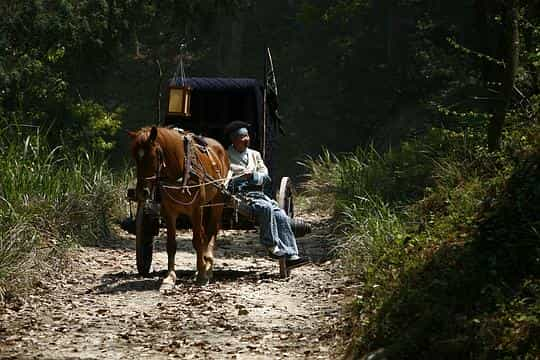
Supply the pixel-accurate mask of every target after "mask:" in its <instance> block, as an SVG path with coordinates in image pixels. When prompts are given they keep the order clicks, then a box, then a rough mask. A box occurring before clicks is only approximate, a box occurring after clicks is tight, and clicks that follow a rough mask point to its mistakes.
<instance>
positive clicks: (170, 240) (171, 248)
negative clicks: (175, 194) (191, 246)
mask: <svg viewBox="0 0 540 360" xmlns="http://www.w3.org/2000/svg"><path fill="white" fill-rule="evenodd" d="M166 221H167V257H168V261H167V276H165V278H164V279H163V282H162V283H161V288H160V290H171V289H173V288H174V285H175V284H176V272H175V256H176V216H174V215H168V216H167V218H166Z"/></svg>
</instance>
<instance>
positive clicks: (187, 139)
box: [182, 135, 191, 186]
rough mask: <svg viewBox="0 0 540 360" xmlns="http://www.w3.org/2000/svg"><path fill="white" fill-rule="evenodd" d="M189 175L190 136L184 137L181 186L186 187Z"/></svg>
mask: <svg viewBox="0 0 540 360" xmlns="http://www.w3.org/2000/svg"><path fill="white" fill-rule="evenodd" d="M190 175H191V136H189V135H186V136H184V180H183V182H182V186H186V185H187V183H188V181H189V177H190Z"/></svg>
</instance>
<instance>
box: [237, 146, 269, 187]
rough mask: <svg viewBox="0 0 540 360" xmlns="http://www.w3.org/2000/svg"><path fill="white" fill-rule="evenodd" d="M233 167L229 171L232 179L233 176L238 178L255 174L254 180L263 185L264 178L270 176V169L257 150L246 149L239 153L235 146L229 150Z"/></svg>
mask: <svg viewBox="0 0 540 360" xmlns="http://www.w3.org/2000/svg"><path fill="white" fill-rule="evenodd" d="M227 153H228V154H229V160H230V162H231V167H230V170H229V176H228V178H229V179H230V178H231V177H232V176H238V175H242V174H245V173H253V180H254V181H255V182H256V183H257V184H258V185H261V184H262V182H263V178H264V177H265V176H268V168H267V167H266V165H265V164H264V161H263V159H262V156H261V153H260V152H258V151H257V150H253V149H250V148H246V150H245V151H243V152H238V151H236V149H235V148H234V146H232V145H231V146H229V148H228V149H227Z"/></svg>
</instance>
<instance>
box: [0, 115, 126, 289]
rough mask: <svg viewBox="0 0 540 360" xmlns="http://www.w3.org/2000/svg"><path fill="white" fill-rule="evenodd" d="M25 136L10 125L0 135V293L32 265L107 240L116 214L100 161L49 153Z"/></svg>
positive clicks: (113, 189) (114, 187) (114, 193)
mask: <svg viewBox="0 0 540 360" xmlns="http://www.w3.org/2000/svg"><path fill="white" fill-rule="evenodd" d="M25 131H26V130H25V128H24V127H20V126H12V127H10V128H9V129H8V130H5V131H4V133H3V134H1V135H0V137H1V142H0V144H2V145H0V147H1V149H0V154H1V155H0V169H1V171H0V184H1V187H0V202H1V204H2V206H0V288H3V289H4V290H3V291H1V290H0V294H3V293H5V289H13V288H15V287H17V282H16V281H15V280H17V279H18V278H21V277H23V276H22V275H21V273H24V270H25V269H28V268H29V267H31V266H32V263H41V264H42V265H43V264H44V263H46V262H47V261H48V260H47V261H45V262H43V261H41V260H40V259H49V260H50V259H54V258H56V257H57V256H56V255H57V254H59V253H61V252H62V249H65V248H67V247H69V246H71V245H73V244H80V243H84V244H95V243H96V242H97V241H99V240H100V239H105V238H108V237H110V236H111V232H110V220H111V217H112V216H113V215H114V213H115V212H117V211H120V210H119V209H118V204H119V203H121V201H120V199H119V196H120V195H119V194H120V193H121V192H120V191H118V187H119V184H118V183H117V182H116V181H115V180H114V178H113V176H112V175H111V173H110V171H109V170H108V168H107V166H106V163H105V161H103V160H99V158H98V157H96V156H92V155H90V154H88V153H85V152H80V151H67V150H66V148H64V147H62V146H57V147H54V148H50V147H49V146H48V145H47V144H46V142H45V140H44V137H43V136H41V134H40V133H39V131H37V130H35V129H34V134H26V135H25ZM26 132H28V131H26ZM52 255H55V256H52ZM51 256H52V257H51ZM52 263H54V262H52ZM33 271H34V272H35V269H33ZM15 273H17V274H18V276H17V278H15V277H14V276H13V275H14V274H15Z"/></svg>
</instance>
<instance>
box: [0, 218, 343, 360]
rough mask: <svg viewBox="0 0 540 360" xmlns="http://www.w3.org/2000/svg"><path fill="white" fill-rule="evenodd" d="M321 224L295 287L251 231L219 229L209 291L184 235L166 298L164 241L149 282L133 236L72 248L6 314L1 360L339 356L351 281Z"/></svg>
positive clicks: (0, 325)
mask: <svg viewBox="0 0 540 360" xmlns="http://www.w3.org/2000/svg"><path fill="white" fill-rule="evenodd" d="M312 220H313V219H312ZM316 222H317V223H318V224H323V225H319V226H316V227H315V229H314V232H313V233H312V234H310V235H308V236H306V237H304V238H301V239H299V240H298V242H299V247H300V249H301V252H302V253H304V254H307V255H309V256H310V257H311V258H312V259H313V263H312V264H310V265H307V266H304V267H301V268H298V269H295V270H293V272H292V276H291V278H290V279H288V280H282V279H280V278H279V266H278V264H277V262H275V261H272V260H270V259H267V258H265V257H264V252H263V249H262V247H261V246H260V245H259V243H258V234H257V233H255V232H253V231H232V230H231V231H223V232H222V234H221V235H220V237H219V239H218V248H217V251H216V264H215V271H214V280H213V282H212V283H210V285H208V286H206V287H199V286H197V285H196V284H195V282H194V276H195V271H194V269H195V255H194V251H193V249H192V246H191V241H190V234H189V233H188V232H179V233H178V252H177V255H176V259H177V275H178V281H177V286H176V289H175V290H174V291H172V292H170V293H167V294H162V293H160V292H159V291H158V289H159V285H160V277H162V276H163V274H164V269H166V252H165V248H164V246H165V241H164V238H163V234H161V235H162V236H161V237H160V238H159V239H158V241H157V243H156V250H155V253H154V263H153V264H154V265H153V266H154V269H155V270H156V271H155V272H154V273H152V275H153V276H152V277H150V278H142V277H139V276H138V275H137V273H136V269H135V266H134V262H135V253H134V238H133V237H132V236H130V235H127V234H122V235H121V236H119V238H118V239H115V240H114V241H112V240H111V242H110V243H107V244H102V245H101V246H99V247H86V248H81V249H78V250H75V251H72V252H71V253H70V257H71V262H70V263H71V266H70V268H69V269H68V271H66V272H65V273H64V274H60V275H55V276H43V277H42V279H41V280H40V282H39V284H38V288H36V290H35V293H34V294H33V295H31V296H30V297H27V298H25V299H24V300H22V299H19V300H17V301H11V302H9V303H8V304H7V307H5V308H3V309H0V358H8V359H10V358H14V359H26V358H32V359H34V358H45V359H48V358H53V359H127V358H130V359H164V358H171V357H172V358H182V359H280V358H283V359H285V358H287V359H294V358H302V359H305V358H307V359H331V358H335V357H336V355H337V354H336V351H338V350H337V349H338V348H339V346H338V345H339V344H341V343H342V341H341V340H340V338H339V335H338V334H339V332H338V331H336V330H338V329H339V326H340V317H341V316H340V308H341V305H342V300H343V296H344V295H343V288H344V284H343V283H342V282H341V281H340V280H338V279H339V276H338V275H337V273H336V264H335V263H334V262H333V261H331V260H330V258H329V256H328V251H329V249H330V246H331V243H330V234H329V232H328V231H327V226H324V221H323V220H317V221H316Z"/></svg>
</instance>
